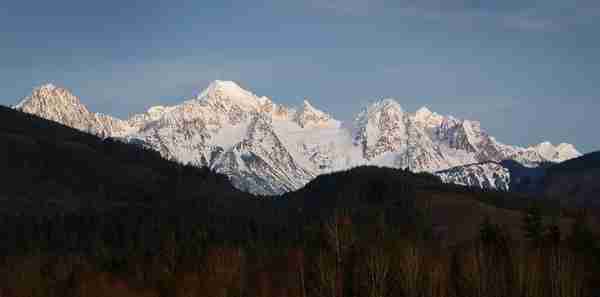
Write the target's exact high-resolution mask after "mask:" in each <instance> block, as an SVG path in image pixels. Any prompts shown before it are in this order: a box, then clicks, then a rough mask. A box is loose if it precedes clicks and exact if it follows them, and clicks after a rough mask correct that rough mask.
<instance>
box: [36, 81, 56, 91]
mask: <svg viewBox="0 0 600 297" xmlns="http://www.w3.org/2000/svg"><path fill="white" fill-rule="evenodd" d="M36 89H37V90H44V91H54V90H56V89H57V87H56V86H55V85H54V84H52V83H46V84H43V85H41V86H39V87H38V88H36Z"/></svg>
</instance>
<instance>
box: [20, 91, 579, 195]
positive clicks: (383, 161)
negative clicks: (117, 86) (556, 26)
mask: <svg viewBox="0 0 600 297" xmlns="http://www.w3.org/2000/svg"><path fill="white" fill-rule="evenodd" d="M15 108H17V109H19V110H22V111H25V112H28V113H32V114H36V115H39V116H41V117H44V118H46V119H50V120H53V121H57V122H60V123H62V124H65V125H67V126H70V127H73V128H76V129H79V130H83V131H86V132H90V133H93V134H97V135H99V136H102V137H113V138H118V139H122V140H124V141H128V142H135V143H139V144H142V145H144V146H147V147H150V148H153V149H155V150H157V151H159V152H160V153H161V154H162V155H163V156H164V157H166V158H168V159H172V160H177V161H179V162H183V163H188V164H192V165H195V166H207V167H211V168H213V169H215V170H217V171H218V172H221V173H224V174H227V175H228V176H229V177H230V179H231V180H232V182H233V183H234V185H236V187H238V188H240V189H242V190H245V191H249V192H252V193H256V194H263V195H268V194H280V193H283V192H287V191H291V190H295V189H298V188H300V187H302V186H303V185H304V184H306V183H307V182H308V181H310V180H311V179H313V178H315V177H316V176H318V175H320V174H323V173H328V172H332V171H338V170H344V169H348V168H351V167H355V166H359V165H379V166H386V167H394V168H409V169H411V170H412V171H416V172H419V171H425V172H432V173H434V172H440V171H443V172H440V173H439V175H440V176H441V177H442V178H443V179H444V180H445V181H448V182H455V183H461V184H468V185H476V186H481V187H488V188H497V189H507V188H506V184H508V183H507V182H506V179H507V176H506V174H505V171H504V170H503V169H502V168H500V167H496V166H494V165H493V163H488V164H487V165H485V166H483V167H482V165H478V166H476V167H474V166H473V165H471V164H480V163H486V162H500V161H502V160H516V161H518V162H520V163H521V164H523V165H525V166H529V167H535V166H538V165H539V164H541V163H544V162H560V161H564V160H567V159H571V158H574V157H577V156H579V155H580V153H579V152H578V151H577V150H576V149H575V148H574V147H573V146H572V145H569V144H560V145H558V146H553V145H552V144H550V143H542V144H540V145H537V146H532V147H529V148H521V147H515V146H509V145H505V144H502V143H500V142H498V141H497V140H496V139H495V138H493V137H491V136H490V135H488V134H487V133H486V132H485V131H484V130H483V129H482V127H481V124H480V123H479V122H476V121H469V120H460V119H456V118H454V117H451V116H442V115H439V114H437V113H434V112H432V111H430V110H429V109H428V108H426V107H424V108H421V109H419V110H418V111H417V112H415V113H409V112H405V111H404V110H403V109H402V107H401V106H400V104H398V102H396V101H395V100H393V99H384V100H381V101H378V102H375V103H374V104H372V105H371V106H368V107H367V108H365V109H364V110H363V111H362V112H361V113H360V114H359V115H358V116H357V118H356V120H355V122H354V127H353V128H352V130H351V131H350V130H348V129H345V128H343V127H342V125H341V123H340V122H339V121H336V120H335V119H334V118H333V117H332V116H331V115H329V114H327V113H325V112H323V111H321V110H319V109H317V108H315V107H314V106H313V105H312V104H310V103H309V102H308V101H307V100H305V101H304V103H303V105H302V107H301V108H300V109H298V110H295V109H293V108H288V107H286V106H283V105H278V104H275V103H274V102H273V101H272V100H271V99H270V98H268V97H264V96H263V97H259V96H257V95H255V94H253V93H252V92H250V91H247V90H245V89H243V88H242V87H241V86H239V85H238V84H237V83H235V82H231V81H215V82H213V83H211V84H210V85H209V86H208V87H207V88H206V89H205V90H204V91H202V92H200V94H199V95H198V96H197V97H196V98H193V99H191V100H188V101H185V102H183V103H181V104H179V105H175V106H168V107H164V106H155V107H152V108H150V109H149V110H148V111H147V112H146V113H143V114H138V115H135V116H133V117H131V118H130V119H128V120H126V121H123V120H119V119H116V118H112V117H110V116H106V115H102V114H96V113H92V112H90V111H89V110H88V109H87V108H86V107H85V106H84V105H83V104H82V103H81V102H80V101H79V99H78V98H77V97H75V96H74V95H72V94H71V93H70V92H69V91H68V90H66V89H64V88H58V87H55V86H53V85H45V86H42V87H40V88H37V89H35V90H34V91H33V93H32V95H31V96H29V97H27V98H25V99H24V100H22V101H21V103H19V104H18V105H16V106H15ZM461 166H463V167H462V168H461ZM450 168H453V169H452V170H451V171H444V170H449V169H450ZM493 179H495V181H494V180H493Z"/></svg>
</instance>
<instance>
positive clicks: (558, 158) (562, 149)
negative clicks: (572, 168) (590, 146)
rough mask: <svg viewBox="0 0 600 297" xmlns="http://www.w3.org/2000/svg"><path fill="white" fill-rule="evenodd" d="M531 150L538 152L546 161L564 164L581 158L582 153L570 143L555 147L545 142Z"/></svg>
mask: <svg viewBox="0 0 600 297" xmlns="http://www.w3.org/2000/svg"><path fill="white" fill-rule="evenodd" d="M529 149H530V150H533V151H535V152H537V153H538V154H540V156H542V157H543V158H544V159H546V160H549V161H552V162H563V161H566V160H569V159H573V158H577V157H579V156H581V153H580V152H579V151H578V150H577V149H576V148H575V147H574V146H573V145H572V144H568V143H561V144H559V145H557V146H554V145H553V144H552V143H551V142H549V141H544V142H542V143H540V144H538V145H535V146H532V147H530V148H529Z"/></svg>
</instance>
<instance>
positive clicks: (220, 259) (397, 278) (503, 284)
mask: <svg viewBox="0 0 600 297" xmlns="http://www.w3.org/2000/svg"><path fill="white" fill-rule="evenodd" d="M12 219H13V221H6V220H5V221H3V222H2V226H3V228H2V232H7V231H8V229H10V228H7V227H4V226H7V225H5V224H10V225H9V226H11V227H13V228H14V229H15V230H14V231H12V233H11V235H10V236H11V237H10V238H5V239H9V240H10V242H11V243H12V244H13V246H11V245H10V244H8V245H5V246H3V248H4V249H3V251H2V257H0V294H1V296H15V297H16V296H61V297H68V296H99V297H100V296H181V297H184V296H185V297H189V296H239V297H241V296H265V297H270V296H290V297H291V296H298V297H312V296H314V297H342V296H373V297H384V296H469V297H472V296H482V297H483V296H485V297H487V296H532V297H535V296H597V293H598V287H599V285H598V284H599V281H600V278H599V273H600V269H599V267H600V262H599V256H600V253H599V250H598V239H597V238H596V237H595V236H594V235H593V233H592V231H591V230H590V228H589V226H588V224H587V223H586V221H585V217H583V216H580V217H579V219H578V220H576V221H575V222H574V223H573V225H572V230H571V231H570V232H569V234H561V231H560V229H559V228H557V226H556V225H554V223H553V222H546V221H547V220H545V219H544V217H543V216H542V214H541V212H540V211H539V209H537V208H531V209H530V210H529V211H528V212H527V213H525V214H524V215H523V219H522V222H521V225H522V228H523V232H524V233H525V234H526V240H525V241H521V240H517V239H515V238H513V237H512V236H511V235H510V232H507V231H506V230H505V229H504V227H503V226H500V225H497V224H495V223H494V222H493V221H492V220H490V219H485V220H484V221H482V222H481V224H480V232H479V236H478V238H477V239H474V240H473V241H470V242H466V243H463V244H460V245H457V246H452V247H448V246H442V245H440V241H438V240H437V239H436V238H435V236H433V234H432V233H431V232H430V231H431V230H430V229H429V228H428V227H427V224H426V223H424V222H420V223H419V222H417V221H415V222H413V223H411V224H394V223H391V222H390V219H389V218H386V214H385V213H383V212H380V211H374V212H371V214H370V215H365V214H364V212H362V211H361V213H360V214H359V213H356V212H355V210H350V209H343V210H339V209H338V210H335V211H334V214H333V216H331V217H330V218H329V219H325V220H322V221H320V222H318V223H314V224H311V225H306V226H304V227H303V228H301V229H300V230H296V232H297V233H296V234H294V231H292V230H278V231H276V228H272V226H271V228H269V226H256V225H254V226H253V225H252V223H249V224H248V225H247V226H245V228H246V230H244V231H241V230H238V232H240V233H244V234H246V235H245V236H244V237H246V238H238V239H237V240H234V239H228V240H225V239H223V238H225V237H227V234H218V233H215V230H213V229H209V228H207V226H205V225H193V224H191V225H190V224H188V223H186V221H185V220H183V219H178V218H176V217H172V218H171V220H170V222H167V221H159V220H156V221H154V223H153V220H152V219H147V220H146V221H144V220H143V219H142V218H141V217H135V218H129V219H125V218H121V219H119V218H117V217H113V218H110V220H108V218H107V220H106V221H103V222H94V220H95V219H96V218H94V217H88V218H86V217H76V216H72V217H63V218H53V219H51V220H47V221H44V220H38V221H35V222H30V223H29V224H28V223H26V222H25V220H24V219H25V218H21V219H23V220H21V222H20V223H19V222H18V221H19V218H12ZM130 220H139V224H130V223H127V224H123V222H125V221H130ZM358 221H360V223H358ZM222 223H223V224H224V226H226V225H227V223H226V222H215V225H219V224H222ZM239 223H240V222H230V223H229V224H231V225H238V226H240V224H239ZM75 226H77V227H75ZM263 227H264V229H265V230H261V228H263ZM94 228H95V230H96V231H91V230H94ZM77 230H86V232H88V233H83V232H78V231H77ZM227 231H228V232H229V231H232V230H227ZM263 231H264V232H263ZM267 231H268V232H267ZM278 232H282V233H279V234H280V236H277V235H275V234H278ZM4 234H6V233H4ZM292 234H294V235H292ZM5 242H6V241H5Z"/></svg>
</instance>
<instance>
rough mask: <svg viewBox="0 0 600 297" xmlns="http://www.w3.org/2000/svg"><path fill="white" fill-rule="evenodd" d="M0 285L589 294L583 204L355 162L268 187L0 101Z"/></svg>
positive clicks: (201, 292) (23, 290)
mask: <svg viewBox="0 0 600 297" xmlns="http://www.w3.org/2000/svg"><path fill="white" fill-rule="evenodd" d="M0 158H2V159H1V160H0V162H1V163H0V164H1V165H0V176H1V181H2V187H1V188H0V199H1V200H0V234H1V236H2V242H3V244H2V246H1V247H0V248H1V250H0V296H240V297H241V296H301V297H306V296H315V297H318V296H319V297H321V296H322V297H325V296H331V297H342V296H593V294H594V293H595V292H596V291H594V290H595V289H596V286H597V285H596V284H597V281H598V277H597V276H598V272H599V271H598V267H599V265H598V264H599V262H598V260H599V259H598V255H599V253H598V249H597V237H596V235H595V234H594V232H593V226H594V225H593V224H591V223H590V222H589V217H588V216H586V212H584V211H579V210H572V209H569V210H566V209H561V208H560V207H559V205H557V204H554V203H548V202H544V200H543V199H533V197H530V196H525V195H517V194H513V193H506V192H494V191H482V190H476V189H470V188H466V187H459V186H452V185H445V184H442V183H441V182H440V180H439V179H438V178H437V177H434V176H432V175H429V174H413V173H411V172H409V171H405V170H397V169H384V168H377V167H361V168H355V169H352V170H348V171H344V172H338V173H334V174H328V175H323V176H320V177H318V178H317V179H315V180H313V181H312V182H310V183H309V184H308V185H307V186H306V187H304V188H302V189H300V190H298V191H295V192H292V193H288V194H286V195H284V196H281V197H257V196H252V195H249V194H246V193H242V192H239V191H238V190H236V189H234V188H233V187H232V186H231V184H230V183H229V181H228V180H227V178H226V177H224V176H222V175H219V174H215V173H213V172H211V171H210V170H208V169H203V168H196V167H191V166H185V165H181V164H177V163H175V162H171V161H167V160H163V159H161V157H160V156H159V155H158V154H157V153H155V152H153V151H149V150H145V149H143V148H142V147H138V146H134V145H131V144H124V143H121V142H119V141H116V140H111V139H100V138H97V137H95V136H92V135H89V134H85V133H82V132H79V131H76V130H73V129H70V128H67V127H65V126H62V125H59V124H56V123H53V122H49V121H46V120H43V119H40V118H37V117H35V116H31V115H27V114H24V113H21V112H17V111H14V110H11V109H8V108H0Z"/></svg>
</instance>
